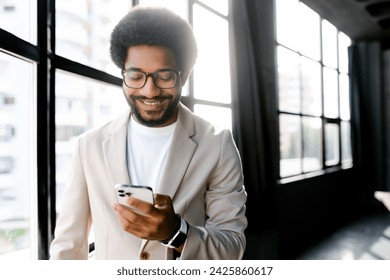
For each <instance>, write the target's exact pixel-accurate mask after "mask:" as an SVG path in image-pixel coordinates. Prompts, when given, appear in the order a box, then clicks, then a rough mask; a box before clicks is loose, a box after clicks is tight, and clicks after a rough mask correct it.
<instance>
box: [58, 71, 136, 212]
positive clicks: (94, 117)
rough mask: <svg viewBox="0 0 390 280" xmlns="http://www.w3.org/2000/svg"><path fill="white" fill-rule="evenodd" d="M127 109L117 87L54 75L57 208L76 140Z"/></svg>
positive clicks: (76, 77) (70, 76)
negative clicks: (80, 135)
mask: <svg viewBox="0 0 390 280" xmlns="http://www.w3.org/2000/svg"><path fill="white" fill-rule="evenodd" d="M127 107H128V105H127V102H126V100H125V98H124V97H123V92H122V89H121V88H120V87H114V86H111V85H108V84H105V83H100V82H96V81H94V80H90V79H85V78H81V77H80V76H76V75H72V74H69V73H66V72H63V71H57V73H56V169H57V170H56V185H57V211H58V209H59V208H60V205H61V196H62V194H63V191H64V188H65V183H66V178H67V175H68V165H69V162H70V157H71V153H72V151H73V143H74V140H75V139H76V137H77V136H78V135H79V134H81V133H83V132H85V131H87V130H88V129H91V128H93V127H96V126H98V125H100V124H103V123H104V122H106V121H108V120H110V119H111V118H113V117H114V116H116V115H117V114H119V113H120V112H122V111H124V110H125V109H126V108H127Z"/></svg>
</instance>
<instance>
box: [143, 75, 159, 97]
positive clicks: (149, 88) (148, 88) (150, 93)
mask: <svg viewBox="0 0 390 280" xmlns="http://www.w3.org/2000/svg"><path fill="white" fill-rule="evenodd" d="M140 94H141V95H143V96H146V97H148V98H154V97H156V96H159V95H160V94H161V89H160V88H158V87H157V86H156V85H155V84H154V81H153V78H152V77H151V76H149V77H147V78H146V83H145V85H144V86H143V87H142V88H141V89H140Z"/></svg>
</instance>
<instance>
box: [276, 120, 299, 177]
mask: <svg viewBox="0 0 390 280" xmlns="http://www.w3.org/2000/svg"><path fill="white" fill-rule="evenodd" d="M279 125H280V136H279V137H280V139H279V141H280V177H282V178H283V177H286V176H291V175H297V174H300V173H302V136H301V135H302V133H301V124H300V118H299V117H298V116H291V115H286V114H281V115H280V116H279Z"/></svg>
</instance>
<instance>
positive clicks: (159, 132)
mask: <svg viewBox="0 0 390 280" xmlns="http://www.w3.org/2000/svg"><path fill="white" fill-rule="evenodd" d="M175 127H176V123H173V124H171V125H169V126H165V127H147V126H143V125H141V124H139V123H138V122H137V121H136V120H135V119H134V118H133V117H131V118H130V121H129V125H128V130H127V169H128V171H129V175H130V180H131V183H132V184H133V185H144V186H149V187H151V188H152V189H153V191H154V192H158V190H157V189H156V188H157V186H158V182H159V180H160V176H161V173H162V171H163V167H164V163H165V161H166V159H167V156H168V150H169V147H170V144H171V141H172V135H173V132H174V130H175Z"/></svg>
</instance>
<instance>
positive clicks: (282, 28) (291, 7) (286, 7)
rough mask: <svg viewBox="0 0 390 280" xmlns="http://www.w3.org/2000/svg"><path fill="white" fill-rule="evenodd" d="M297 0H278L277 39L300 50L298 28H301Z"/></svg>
mask: <svg viewBox="0 0 390 280" xmlns="http://www.w3.org/2000/svg"><path fill="white" fill-rule="evenodd" d="M298 8H299V6H298V1H297V0H276V38H277V39H276V40H277V41H278V43H279V44H282V45H285V46H286V47H289V48H290V49H292V50H296V51H297V50H298V45H299V42H298V41H299V40H297V34H296V32H295V31H296V30H299V20H298V19H297V17H298V16H299V10H298Z"/></svg>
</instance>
